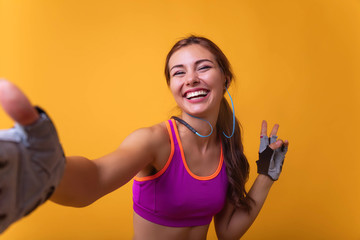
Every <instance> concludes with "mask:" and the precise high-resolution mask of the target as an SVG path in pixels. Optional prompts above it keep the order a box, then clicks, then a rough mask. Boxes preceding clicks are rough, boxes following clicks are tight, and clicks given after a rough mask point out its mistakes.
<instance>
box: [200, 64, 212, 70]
mask: <svg viewBox="0 0 360 240" xmlns="http://www.w3.org/2000/svg"><path fill="white" fill-rule="evenodd" d="M210 68H211V66H209V65H204V66H201V67H199V71H206V70H208V69H210Z"/></svg>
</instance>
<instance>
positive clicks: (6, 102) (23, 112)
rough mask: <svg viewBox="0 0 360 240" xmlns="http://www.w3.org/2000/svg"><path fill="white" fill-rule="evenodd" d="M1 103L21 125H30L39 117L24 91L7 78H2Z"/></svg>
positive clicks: (0, 82)
mask: <svg viewBox="0 0 360 240" xmlns="http://www.w3.org/2000/svg"><path fill="white" fill-rule="evenodd" d="M0 104H1V106H2V107H3V109H4V110H5V112H6V113H7V114H8V115H9V116H10V117H11V118H12V119H13V120H14V121H15V122H17V123H19V124H21V125H30V124H32V123H34V122H35V121H36V120H37V119H38V118H39V114H38V113H37V111H36V110H35V108H34V107H33V106H32V105H31V103H30V101H29V99H28V98H27V97H26V96H25V95H24V93H22V92H21V90H20V89H19V88H18V87H16V86H15V85H14V84H12V83H11V82H9V81H6V80H0Z"/></svg>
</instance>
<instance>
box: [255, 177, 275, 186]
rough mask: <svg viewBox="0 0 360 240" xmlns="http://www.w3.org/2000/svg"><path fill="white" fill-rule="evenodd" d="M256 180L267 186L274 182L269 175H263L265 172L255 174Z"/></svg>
mask: <svg viewBox="0 0 360 240" xmlns="http://www.w3.org/2000/svg"><path fill="white" fill-rule="evenodd" d="M257 181H259V182H261V183H262V184H264V185H265V186H269V187H271V186H272V185H273V183H274V180H273V179H272V178H271V177H270V176H268V175H265V174H259V175H258V176H257Z"/></svg>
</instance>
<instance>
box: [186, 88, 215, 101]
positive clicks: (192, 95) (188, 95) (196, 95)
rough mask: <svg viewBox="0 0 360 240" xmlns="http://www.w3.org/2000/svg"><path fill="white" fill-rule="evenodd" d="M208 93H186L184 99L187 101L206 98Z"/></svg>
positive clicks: (205, 91)
mask: <svg viewBox="0 0 360 240" xmlns="http://www.w3.org/2000/svg"><path fill="white" fill-rule="evenodd" d="M208 93H209V91H207V90H199V91H194V92H188V93H186V94H185V97H186V98H187V99H189V100H190V99H197V98H203V97H206V96H207V95H208Z"/></svg>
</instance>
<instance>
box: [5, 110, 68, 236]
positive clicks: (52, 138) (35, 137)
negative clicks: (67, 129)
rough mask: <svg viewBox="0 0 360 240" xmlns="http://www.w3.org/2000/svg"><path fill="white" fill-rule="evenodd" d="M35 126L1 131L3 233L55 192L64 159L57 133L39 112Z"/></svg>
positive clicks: (46, 117)
mask: <svg viewBox="0 0 360 240" xmlns="http://www.w3.org/2000/svg"><path fill="white" fill-rule="evenodd" d="M36 109H37V110H38V112H39V115H40V118H39V119H38V120H37V121H36V122H35V123H34V124H32V125H29V126H21V125H19V124H16V125H15V127H14V128H12V129H9V130H1V131H0V233H1V232H3V231H4V230H5V229H6V228H7V227H8V226H10V225H11V224H12V223H13V222H15V221H17V220H18V219H20V218H22V217H23V216H26V215H28V214H29V213H30V212H32V211H33V210H34V209H35V208H37V207H38V206H39V205H41V204H42V203H44V202H45V201H46V200H47V199H48V198H49V197H50V196H51V195H52V193H53V192H54V190H55V188H56V187H57V185H58V184H59V182H60V179H61V177H62V175H63V172H64V167H65V156H64V153H63V150H62V147H61V145H60V143H59V139H58V136H57V133H56V129H55V127H54V125H53V123H52V122H51V120H50V119H49V117H48V116H47V115H46V113H45V112H44V111H43V110H41V109H40V108H36Z"/></svg>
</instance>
